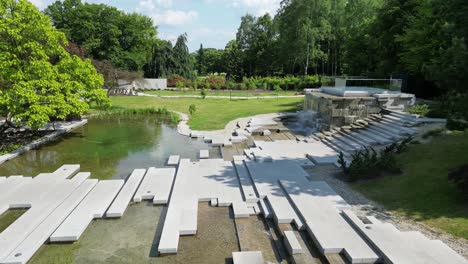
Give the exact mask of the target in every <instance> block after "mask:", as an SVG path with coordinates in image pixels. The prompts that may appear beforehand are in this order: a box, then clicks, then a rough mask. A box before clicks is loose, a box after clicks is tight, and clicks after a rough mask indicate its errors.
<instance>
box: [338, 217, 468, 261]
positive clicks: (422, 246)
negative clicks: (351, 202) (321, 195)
mask: <svg viewBox="0 0 468 264" xmlns="http://www.w3.org/2000/svg"><path fill="white" fill-rule="evenodd" d="M343 214H344V215H345V217H346V218H347V219H348V220H349V221H350V222H351V223H352V225H353V226H354V227H355V228H357V229H358V230H359V231H360V233H361V234H362V235H363V236H364V237H366V239H367V240H368V241H369V243H370V244H371V245H372V246H373V247H374V248H376V249H377V250H378V252H379V253H380V254H381V256H383V260H384V262H385V263H403V264H406V263H408V264H410V263H411V264H419V263H421V264H422V263H454V264H458V263H459V264H462V263H465V264H466V263H468V261H466V260H465V259H464V258H463V257H462V256H460V255H458V254H457V253H456V252H455V251H453V250H452V249H451V248H449V247H448V246H447V245H445V244H444V243H442V242H441V241H438V240H430V239H428V238H426V237H425V236H423V235H422V234H421V233H419V232H400V231H399V230H397V229H396V228H395V227H394V226H393V225H391V224H386V223H382V222H380V221H378V220H377V219H375V218H371V217H368V219H367V222H368V224H364V222H362V221H361V220H360V219H359V218H358V217H357V216H356V215H355V214H354V213H353V212H352V211H350V210H345V211H343Z"/></svg>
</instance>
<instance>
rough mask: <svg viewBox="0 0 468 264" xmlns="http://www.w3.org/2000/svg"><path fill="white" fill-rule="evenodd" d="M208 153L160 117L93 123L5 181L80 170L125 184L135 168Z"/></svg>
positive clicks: (14, 164)
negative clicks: (70, 168)
mask: <svg viewBox="0 0 468 264" xmlns="http://www.w3.org/2000/svg"><path fill="white" fill-rule="evenodd" d="M207 148H208V146H207V145H206V144H205V143H203V142H202V141H201V140H193V139H190V138H188V137H185V136H182V135H180V134H178V133H177V131H176V129H175V128H174V127H173V126H171V125H168V124H165V123H163V122H161V121H160V120H158V119H157V118H155V117H148V116H141V117H139V118H135V117H132V118H123V117H114V118H106V119H103V120H101V119H99V120H97V119H91V120H89V123H88V124H86V125H85V126H83V127H81V128H78V129H76V130H74V131H73V133H70V134H68V135H66V136H64V137H62V138H61V139H60V140H58V141H54V142H52V143H50V144H48V145H46V146H43V147H41V148H40V149H38V150H31V151H28V152H26V153H25V154H23V155H21V156H19V157H17V158H16V159H13V160H11V161H9V162H6V163H4V164H2V165H0V175H25V176H36V175H37V174H39V173H43V172H52V171H54V170H56V169H57V168H58V167H60V166H62V165H63V164H81V171H89V172H91V177H93V178H99V179H109V178H125V177H127V176H128V175H129V174H130V173H131V171H132V170H133V169H135V168H147V167H152V166H164V164H165V162H166V160H167V158H168V157H169V155H172V154H177V155H181V157H182V158H191V159H195V158H196V157H197V153H198V151H199V150H200V149H207Z"/></svg>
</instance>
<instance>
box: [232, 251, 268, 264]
mask: <svg viewBox="0 0 468 264" xmlns="http://www.w3.org/2000/svg"><path fill="white" fill-rule="evenodd" d="M232 260H233V263H234V264H265V260H264V259H263V254H262V252H261V251H243V252H232Z"/></svg>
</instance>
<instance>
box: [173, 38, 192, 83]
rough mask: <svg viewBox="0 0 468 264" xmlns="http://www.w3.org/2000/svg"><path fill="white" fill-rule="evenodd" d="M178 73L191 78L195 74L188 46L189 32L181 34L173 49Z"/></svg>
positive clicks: (176, 72)
mask: <svg viewBox="0 0 468 264" xmlns="http://www.w3.org/2000/svg"><path fill="white" fill-rule="evenodd" d="M172 54H173V58H174V63H175V68H174V70H175V71H174V72H175V74H177V75H180V76H183V77H186V78H191V77H192V76H193V63H192V60H191V57H190V52H189V49H188V47H187V33H184V34H182V35H180V36H179V37H178V38H177V41H176V43H175V45H174V48H173V50H172Z"/></svg>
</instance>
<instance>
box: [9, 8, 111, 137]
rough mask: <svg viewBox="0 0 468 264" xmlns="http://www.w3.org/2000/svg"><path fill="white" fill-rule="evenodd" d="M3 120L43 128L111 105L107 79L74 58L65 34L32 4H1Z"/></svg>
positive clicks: (84, 62) (10, 123) (91, 66)
mask: <svg viewBox="0 0 468 264" xmlns="http://www.w3.org/2000/svg"><path fill="white" fill-rule="evenodd" d="M0 17H2V19H1V20H0V86H1V88H2V89H1V90H0V116H5V117H6V118H7V120H6V121H7V122H6V123H5V124H4V126H6V125H13V121H14V122H15V123H16V124H18V125H22V124H25V125H28V126H30V127H32V128H33V129H38V128H40V127H41V126H43V125H44V124H45V123H47V122H48V121H49V120H51V119H52V118H53V119H65V118H66V117H67V116H70V115H73V116H76V115H81V114H82V113H84V112H85V111H86V110H88V108H89V103H91V102H95V103H97V104H100V105H107V104H109V100H108V99H107V96H106V94H105V92H104V90H102V86H103V83H104V80H103V78H102V76H101V75H99V74H98V73H97V72H96V69H95V68H94V67H93V65H92V64H91V62H90V61H89V60H85V61H83V60H81V59H80V58H79V57H78V56H75V55H70V54H69V53H68V52H67V51H66V50H65V48H64V46H67V41H66V39H65V35H64V34H63V33H61V32H59V31H57V30H56V29H54V28H53V27H52V25H51V21H50V19H49V18H48V17H47V16H45V15H43V14H42V13H41V12H39V10H37V8H36V7H34V6H33V5H32V4H31V3H29V2H27V1H25V0H21V1H14V0H5V1H1V2H0Z"/></svg>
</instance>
